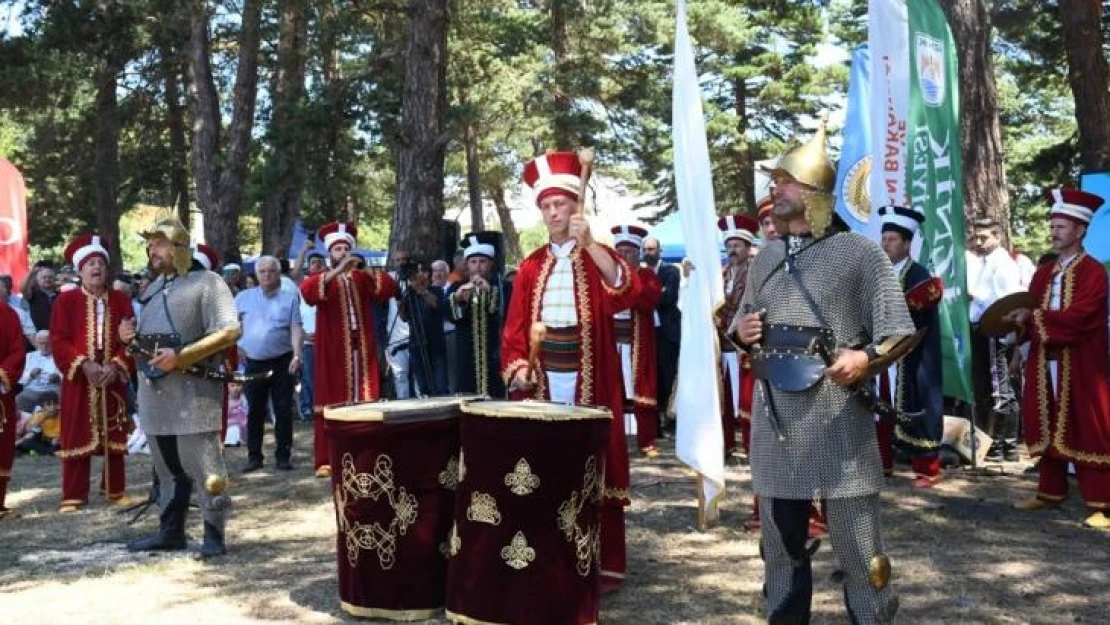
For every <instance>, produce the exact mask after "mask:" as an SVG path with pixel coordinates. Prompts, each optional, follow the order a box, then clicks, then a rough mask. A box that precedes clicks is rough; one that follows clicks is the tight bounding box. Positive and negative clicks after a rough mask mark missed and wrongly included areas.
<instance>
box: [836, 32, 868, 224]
mask: <svg viewBox="0 0 1110 625" xmlns="http://www.w3.org/2000/svg"><path fill="white" fill-rule="evenodd" d="M870 94H871V53H870V52H869V51H868V48H867V45H862V46H859V47H858V48H856V49H855V50H854V51H853V52H852V73H851V76H850V77H849V80H848V109H847V112H846V115H845V118H844V130H843V131H842V133H841V135H842V136H843V137H844V147H843V148H842V149H841V152H840V167H839V169H838V170H837V172H836V214H838V215H840V218H841V219H843V220H844V222H845V223H847V224H848V226H849V227H850V228H851V229H852V231H853V232H861V233H864V234H867V231H868V230H867V222H868V217H869V215H870V214H871V189H870V183H871V121H870V118H869V116H870V109H869V107H868V103H869V101H870V97H871V96H870Z"/></svg>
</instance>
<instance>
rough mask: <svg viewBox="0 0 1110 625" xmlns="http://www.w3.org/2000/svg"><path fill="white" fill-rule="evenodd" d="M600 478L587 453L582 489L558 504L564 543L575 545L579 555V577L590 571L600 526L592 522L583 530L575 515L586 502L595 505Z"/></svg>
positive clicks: (596, 552)
mask: <svg viewBox="0 0 1110 625" xmlns="http://www.w3.org/2000/svg"><path fill="white" fill-rule="evenodd" d="M601 481H602V478H601V476H600V475H598V472H597V460H596V459H595V458H594V457H593V456H590V457H589V458H587V459H586V467H585V471H584V472H583V474H582V489H581V490H577V491H574V492H572V493H571V494H570V499H567V500H566V501H564V502H563V503H561V504H559V509H558V511H557V512H556V521H557V523H558V526H559V530H560V531H562V532H563V536H565V537H566V539H567V542H570V543H573V544H574V550H575V555H576V557H577V558H578V563H577V565H576V567H575V568H576V570H577V571H578V574H579V575H581V576H582V577H586V576H588V575H589V574H590V569H591V568H592V566H593V562H594V561H595V560H596V559H597V556H598V549H597V547H598V545H599V543H598V536H599V529H598V526H597V524H596V523H595V524H594V525H593V526H592V527H586V528H585V529H583V528H582V527H580V526H579V525H578V517H579V515H580V514H581V513H582V509H583V508H584V507H585V506H586V503H587V502H592V503H594V504H596V503H597V502H598V501H599V500H600V499H601V489H600V488H599V486H600V485H601Z"/></svg>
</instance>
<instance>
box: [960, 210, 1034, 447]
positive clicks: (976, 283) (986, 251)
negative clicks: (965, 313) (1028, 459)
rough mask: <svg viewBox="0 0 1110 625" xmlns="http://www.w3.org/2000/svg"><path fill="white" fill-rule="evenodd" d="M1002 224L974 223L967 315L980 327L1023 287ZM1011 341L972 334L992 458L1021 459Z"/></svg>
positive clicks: (980, 415)
mask: <svg viewBox="0 0 1110 625" xmlns="http://www.w3.org/2000/svg"><path fill="white" fill-rule="evenodd" d="M1001 237H1002V227H1001V226H1000V225H999V224H998V222H996V221H994V220H991V219H979V220H976V221H975V222H974V224H973V225H972V241H973V243H974V247H975V251H974V253H973V252H971V251H970V250H969V251H968V253H967V254H965V256H966V258H967V292H968V297H969V298H970V299H971V306H970V309H969V318H970V320H971V325H972V327H976V326H977V325H978V323H979V320H980V319H981V318H982V316H983V313H984V312H986V310H987V308H990V306H991V304H993V303H995V302H996V301H998V299H999V298H1001V297H1004V296H1006V295H1010V294H1011V293H1016V292H1018V291H1020V290H1021V272H1020V271H1019V270H1018V266H1017V263H1015V262H1014V259H1013V258H1011V257H1010V254H1009V253H1008V252H1007V251H1006V250H1005V249H1004V248H1003V247H1002V245H1001ZM1012 352H1013V345H1012V342H1011V340H1010V338H1009V337H987V336H984V335H982V334H980V333H979V332H973V333H972V335H971V367H972V380H973V382H974V383H973V386H974V389H973V390H974V394H975V415H974V416H975V424H976V425H977V426H978V427H979V428H981V429H982V430H984V431H985V432H986V433H987V435H988V436H990V437H991V438H992V439H994V442H993V443H992V444H991V446H990V449H989V450H988V451H987V459H989V460H1006V461H1009V462H1014V461H1017V460H1018V451H1017V434H1018V419H1019V414H1018V410H1019V404H1018V397H1017V395H1016V394H1015V393H1014V387H1013V384H1011V382H1010V375H1009V371H1008V369H1009V364H1010V358H1011V354H1012Z"/></svg>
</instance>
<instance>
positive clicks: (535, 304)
mask: <svg viewBox="0 0 1110 625" xmlns="http://www.w3.org/2000/svg"><path fill="white" fill-rule="evenodd" d="M554 266H555V255H554V254H552V253H551V248H550V247H548V248H547V251H546V253H545V256H544V260H543V266H542V267H540V273H539V276H538V277H537V278H536V282H535V284H534V285H532V321H531V323H530V324H529V326H528V327H532V325H531V324H534V323H536V322H537V321H539V320H540V313H541V312H542V309H543V292H544V289H546V288H547V280H548V278H550V277H551V269H552V268H553V267H554ZM525 343H527V337H525ZM527 349H528V348H527V345H526V346H525V351H527ZM516 362H517V361H513V362H512V363H509V366H508V368H506V370H507V371H508V370H509V368H512V367H513V365H514V364H515V363H516ZM524 365H525V366H527V365H528V363H527V361H525V362H524ZM542 366H543V365H542V363H541V365H540V367H541V369H542ZM510 373H513V374H515V373H516V372H515V370H513V371H510ZM537 373H538V375H537V376H536V382H537V384H536V391H535V393H534V394H533V396H534V397H535V398H536V399H543V398H544V397H546V396H547V376H546V375H543V372H542V371H539V372H537ZM510 382H512V379H511V378H506V379H505V384H509V383H510Z"/></svg>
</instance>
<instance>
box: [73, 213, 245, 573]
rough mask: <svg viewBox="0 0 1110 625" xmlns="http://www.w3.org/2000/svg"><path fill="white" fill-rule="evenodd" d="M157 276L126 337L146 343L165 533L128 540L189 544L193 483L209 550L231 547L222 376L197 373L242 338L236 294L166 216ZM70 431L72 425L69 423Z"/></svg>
mask: <svg viewBox="0 0 1110 625" xmlns="http://www.w3.org/2000/svg"><path fill="white" fill-rule="evenodd" d="M143 238H145V239H146V241H147V255H148V256H149V257H150V266H151V269H152V270H153V271H154V273H155V274H156V276H157V278H156V279H155V280H154V282H152V283H151V284H150V287H148V288H147V290H146V293H144V295H143V297H144V301H145V302H146V305H145V306H144V307H143V312H142V315H140V317H139V320H138V323H137V324H136V323H135V322H134V321H131V320H125V321H124V322H122V323H121V324H120V339H121V340H123V342H125V343H135V349H136V350H138V351H139V354H138V355H137V357H136V364H137V365H138V367H139V370H140V376H139V377H140V380H139V413H140V417H141V421H142V424H143V431H144V432H145V433H146V436H147V440H148V441H149V442H150V443H151V444H150V453H151V459H152V460H153V461H154V468H155V471H156V472H157V475H158V484H159V494H160V497H159V504H160V506H161V508H162V514H161V515H160V516H159V519H158V520H159V524H158V532H157V533H156V534H154V535H152V536H150V537H148V538H144V539H141V540H136V541H133V542H131V543H129V544H128V546H127V547H128V549H131V550H133V551H164V550H182V549H185V548H186V546H187V545H186V539H185V519H186V516H187V515H188V512H189V499H190V497H191V495H192V492H193V487H194V485H195V486H196V487H197V489H198V492H199V495H200V497H199V502H200V511H201V517H202V519H203V522H204V541H203V543H202V544H201V547H200V553H199V556H200V557H201V558H211V557H215V556H219V555H222V554H224V553H226V551H227V549H226V546H225V536H224V529H225V527H226V525H227V517H228V515H229V514H230V512H231V498H230V497H229V496H228V494H227V492H226V490H227V468H226V467H225V466H224V458H223V444H222V443H223V441H221V440H220V425H221V420H222V414H223V410H222V405H223V391H224V388H223V384H221V383H220V382H219V381H218V380H213V379H211V378H208V377H205V376H203V375H201V374H197V373H196V372H195V371H196V370H195V367H204V368H209V369H216V368H218V367H219V365H220V363H221V362H222V358H223V355H224V353H225V352H226V351H227V350H228V349H231V348H233V347H234V346H235V341H236V340H237V339H238V338H239V334H240V330H239V318H238V316H237V315H236V312H235V299H234V297H232V295H231V291H230V289H229V288H228V286H227V284H226V283H225V282H224V281H223V280H221V279H220V276H218V275H216V274H215V273H213V272H211V271H193V270H192V268H193V267H196V266H199V264H197V262H196V261H195V260H194V259H193V250H192V249H191V248H190V246H189V231H188V230H186V229H185V226H183V225H182V224H181V222H180V221H178V220H177V219H173V218H169V219H163V220H162V221H159V222H158V223H157V224H155V226H154V228H153V229H152V230H150V231H148V232H144V233H143ZM62 433H63V435H64V434H65V427H64V426H63V427H62Z"/></svg>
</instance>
